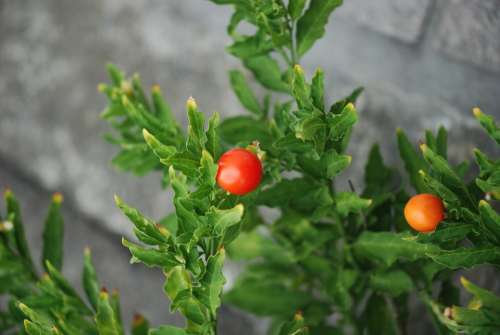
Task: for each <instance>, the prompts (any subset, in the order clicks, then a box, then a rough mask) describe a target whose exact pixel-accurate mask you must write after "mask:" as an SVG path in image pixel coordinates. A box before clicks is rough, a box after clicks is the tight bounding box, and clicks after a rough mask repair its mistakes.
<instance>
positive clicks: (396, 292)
mask: <svg viewBox="0 0 500 335" xmlns="http://www.w3.org/2000/svg"><path fill="white" fill-rule="evenodd" d="M370 286H371V287H372V288H373V289H374V290H376V291H378V292H381V293H387V294H389V295H391V296H393V297H397V296H400V295H401V294H403V293H406V292H410V291H411V290H413V289H414V286H413V281H412V279H411V277H410V276H409V275H408V274H406V272H404V271H402V270H391V271H384V272H376V273H374V274H372V275H371V276H370Z"/></svg>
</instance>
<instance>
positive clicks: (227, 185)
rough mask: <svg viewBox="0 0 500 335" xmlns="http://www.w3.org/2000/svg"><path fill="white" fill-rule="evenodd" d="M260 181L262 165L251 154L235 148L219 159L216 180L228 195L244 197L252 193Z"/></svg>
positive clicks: (255, 156)
mask: <svg viewBox="0 0 500 335" xmlns="http://www.w3.org/2000/svg"><path fill="white" fill-rule="evenodd" d="M261 179H262V164H261V162H260V159H259V158H258V157H257V155H255V154H254V153H253V152H251V151H249V150H246V149H243V148H235V149H231V150H229V151H227V152H225V153H224V154H223V155H222V156H221V157H220V159H219V163H218V170H217V177H216V180H217V184H218V185H219V186H220V187H222V188H223V189H224V190H226V191H228V192H229V193H232V194H236V195H244V194H247V193H249V192H252V191H253V190H255V189H256V188H257V186H259V184H260V181H261Z"/></svg>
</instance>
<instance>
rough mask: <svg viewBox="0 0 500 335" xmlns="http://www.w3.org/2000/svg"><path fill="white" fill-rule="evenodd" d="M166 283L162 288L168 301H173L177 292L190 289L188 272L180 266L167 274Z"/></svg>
mask: <svg viewBox="0 0 500 335" xmlns="http://www.w3.org/2000/svg"><path fill="white" fill-rule="evenodd" d="M166 276H167V281H166V283H165V285H164V287H163V290H164V291H165V293H166V295H167V296H168V297H169V299H170V301H174V300H175V298H176V297H177V294H179V292H182V291H184V290H188V289H191V279H190V275H189V272H187V271H186V269H185V268H183V267H182V266H175V267H173V268H172V269H171V270H170V271H169V272H168V273H167V274H166Z"/></svg>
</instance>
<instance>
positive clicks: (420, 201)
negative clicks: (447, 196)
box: [404, 193, 444, 233]
mask: <svg viewBox="0 0 500 335" xmlns="http://www.w3.org/2000/svg"><path fill="white" fill-rule="evenodd" d="M404 214H405V218H406V221H407V222H408V224H409V225H410V226H411V227H412V228H413V229H415V230H416V231H419V232H421V233H428V232H431V231H434V230H435V229H436V227H437V225H438V224H439V222H441V221H442V220H443V219H444V205H443V202H442V201H441V199H440V198H439V197H437V196H435V195H433V194H426V193H422V194H417V195H415V196H413V197H412V198H411V199H410V200H409V201H408V202H407V203H406V206H405V210H404Z"/></svg>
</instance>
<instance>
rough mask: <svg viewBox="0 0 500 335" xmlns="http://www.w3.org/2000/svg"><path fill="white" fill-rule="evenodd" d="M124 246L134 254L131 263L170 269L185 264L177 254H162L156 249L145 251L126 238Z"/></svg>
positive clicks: (123, 240)
mask: <svg viewBox="0 0 500 335" xmlns="http://www.w3.org/2000/svg"><path fill="white" fill-rule="evenodd" d="M122 245H123V246H124V247H127V248H128V249H129V250H130V253H131V254H132V259H131V260H130V262H131V263H137V262H142V263H144V264H145V265H147V266H149V267H154V266H159V267H163V268H166V269H170V268H172V267H174V266H176V265H179V264H182V263H183V262H184V260H182V259H180V258H179V257H177V256H176V255H175V254H172V253H170V252H168V253H165V252H161V251H158V250H156V249H144V248H141V247H139V246H138V245H136V244H134V243H131V242H129V241H127V240H126V239H124V238H123V239H122Z"/></svg>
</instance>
